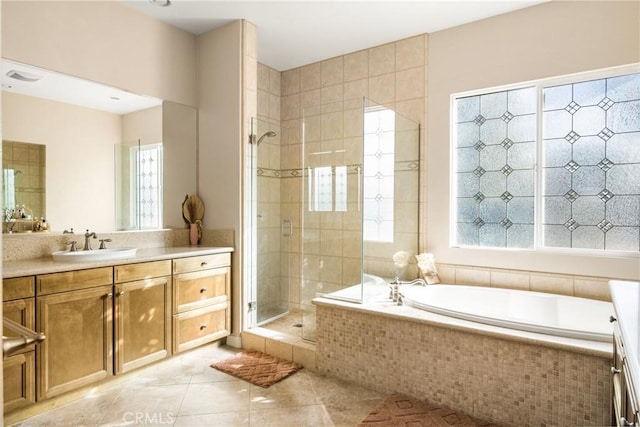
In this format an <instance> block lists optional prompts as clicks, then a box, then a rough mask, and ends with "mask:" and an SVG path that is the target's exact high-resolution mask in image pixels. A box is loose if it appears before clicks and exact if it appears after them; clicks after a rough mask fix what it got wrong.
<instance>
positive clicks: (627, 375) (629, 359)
mask: <svg viewBox="0 0 640 427" xmlns="http://www.w3.org/2000/svg"><path fill="white" fill-rule="evenodd" d="M609 287H610V289H611V299H612V301H613V305H614V308H615V315H614V316H612V317H611V322H612V323H613V326H614V328H613V330H614V333H613V335H614V346H613V351H614V357H613V366H612V367H611V383H612V391H613V393H612V394H613V402H612V404H613V410H612V411H611V412H612V418H613V419H612V425H617V426H637V425H640V415H639V414H638V408H640V401H638V396H640V393H639V391H640V389H639V388H638V387H639V386H640V359H639V357H640V348H639V347H638V344H639V343H640V340H639V338H640V322H639V320H640V314H639V313H638V309H639V308H640V307H639V305H640V283H638V282H625V281H617V280H612V281H610V282H609Z"/></svg>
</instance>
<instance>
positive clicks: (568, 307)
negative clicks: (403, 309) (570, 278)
mask: <svg viewBox="0 0 640 427" xmlns="http://www.w3.org/2000/svg"><path fill="white" fill-rule="evenodd" d="M400 293H401V294H402V295H403V297H404V298H403V300H404V303H405V304H407V305H410V306H413V307H416V308H419V309H422V310H426V311H430V312H433V313H437V314H443V315H446V316H450V317H455V318H458V319H463V320H470V321H473V322H479V323H484V324H489V325H494V326H501V327H506V328H510V329H517V330H522V331H529V332H537V333H543V334H548V335H555V336H561V337H567V338H578V339H584V340H589V341H602V342H612V337H613V328H612V326H611V324H610V323H609V316H611V315H612V314H613V306H612V304H611V303H609V302H605V301H597V300H591V299H586V298H577V297H570V296H564V295H556V294H547V293H541V292H531V291H521V290H512V289H501V288H489V287H478V286H463V285H431V286H426V287H425V286H407V285H404V286H401V289H400Z"/></svg>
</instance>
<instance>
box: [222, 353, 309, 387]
mask: <svg viewBox="0 0 640 427" xmlns="http://www.w3.org/2000/svg"><path fill="white" fill-rule="evenodd" d="M211 367H212V368H215V369H217V370H219V371H222V372H226V373H227V374H229V375H233V376H234V377H236V378H240V379H241V380H245V381H249V382H250V383H251V384H255V385H257V386H260V387H265V388H266V387H269V386H271V385H273V384H275V383H277V382H278V381H280V380H282V379H284V378H286V377H288V376H289V375H291V374H293V373H295V372H297V371H299V370H300V369H302V365H299V364H297V363H295V362H291V361H289V360H284V359H280V358H278V357H275V356H270V355H268V354H266V353H262V352H261V351H253V350H251V351H243V352H240V353H238V354H236V355H235V356H233V357H230V358H228V359H225V360H223V361H222V362H218V363H214V364H213V365H211Z"/></svg>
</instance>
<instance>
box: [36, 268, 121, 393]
mask: <svg viewBox="0 0 640 427" xmlns="http://www.w3.org/2000/svg"><path fill="white" fill-rule="evenodd" d="M112 290H113V268H112V267H103V268H92V269H86V270H76V271H69V272H64V273H51V274H43V275H38V276H36V294H37V297H36V319H37V322H36V328H37V330H38V331H40V332H44V333H45V335H46V339H45V341H44V342H43V343H42V344H40V345H38V346H37V348H36V362H37V369H36V370H37V399H38V401H40V400H42V399H47V398H50V397H53V396H57V395H59V394H61V393H64V392H66V391H69V390H73V389H76V388H78V387H82V386H85V385H88V384H91V383H94V382H97V381H100V380H102V379H104V378H107V377H109V376H111V375H113V309H112V307H113V293H112Z"/></svg>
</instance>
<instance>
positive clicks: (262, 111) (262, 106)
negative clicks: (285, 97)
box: [257, 90, 270, 118]
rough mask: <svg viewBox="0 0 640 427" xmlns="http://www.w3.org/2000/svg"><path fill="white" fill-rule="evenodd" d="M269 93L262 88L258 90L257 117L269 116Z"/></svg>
mask: <svg viewBox="0 0 640 427" xmlns="http://www.w3.org/2000/svg"><path fill="white" fill-rule="evenodd" d="M269 96H270V95H269V93H268V92H266V91H264V90H259V91H258V107H257V110H258V117H262V118H268V117H269V107H270V104H269V102H270V100H269Z"/></svg>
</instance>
